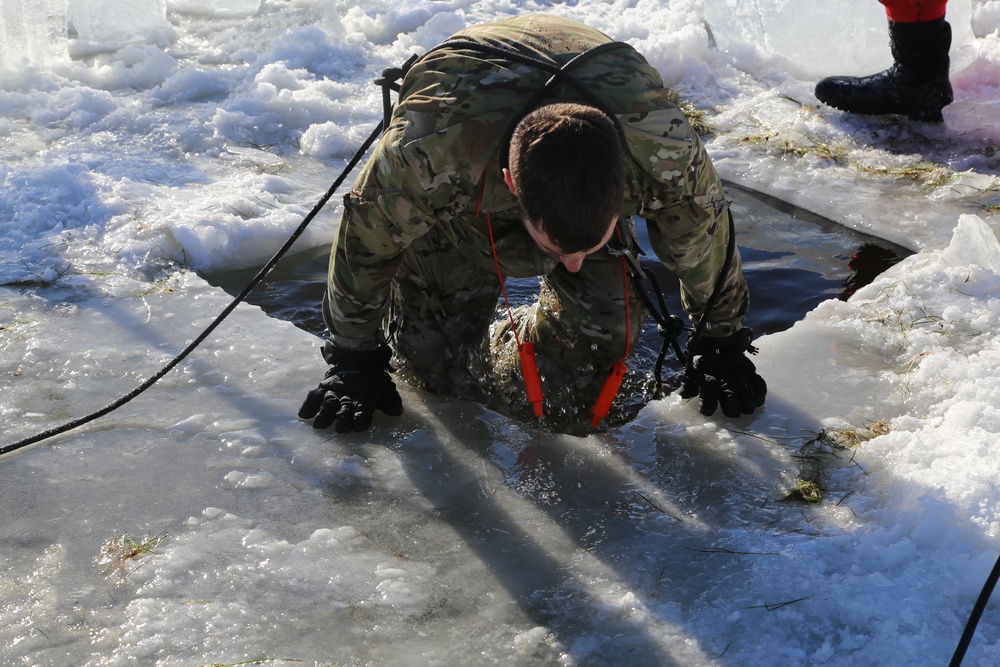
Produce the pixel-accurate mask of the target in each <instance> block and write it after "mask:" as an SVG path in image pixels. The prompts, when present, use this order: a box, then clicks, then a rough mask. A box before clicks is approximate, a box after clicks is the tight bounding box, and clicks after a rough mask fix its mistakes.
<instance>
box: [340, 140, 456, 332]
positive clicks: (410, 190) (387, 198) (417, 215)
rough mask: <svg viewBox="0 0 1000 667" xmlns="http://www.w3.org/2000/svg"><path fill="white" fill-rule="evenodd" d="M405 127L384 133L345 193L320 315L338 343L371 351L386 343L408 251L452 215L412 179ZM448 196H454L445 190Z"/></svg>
mask: <svg viewBox="0 0 1000 667" xmlns="http://www.w3.org/2000/svg"><path fill="white" fill-rule="evenodd" d="M404 126H405V124H402V123H400V124H395V125H393V126H391V127H390V128H389V131H387V132H386V133H385V134H383V136H382V138H381V139H380V140H379V143H378V144H377V145H376V148H375V150H374V153H373V155H372V156H371V157H370V158H369V159H368V161H367V163H366V164H365V166H364V168H363V169H362V171H361V174H360V175H359V176H358V178H357V180H356V181H355V183H354V186H353V187H352V188H351V191H350V192H349V193H348V194H347V195H346V196H345V197H344V212H343V215H342V217H341V221H340V227H339V228H338V230H337V236H336V238H335V239H334V242H333V247H332V249H331V253H330V269H329V273H328V277H327V288H326V293H325V295H324V298H323V319H324V321H325V323H326V326H327V327H328V328H329V329H330V340H331V341H332V342H333V343H334V344H335V345H337V346H339V347H344V348H349V349H355V350H370V349H374V348H375V347H377V346H378V345H379V344H380V343H381V342H382V322H383V320H384V318H385V316H386V313H387V312H388V309H389V303H390V296H391V289H392V279H393V277H394V276H395V275H396V271H397V269H398V267H399V262H400V258H401V255H402V253H403V251H404V250H405V249H406V248H407V247H408V246H409V245H410V244H411V243H412V242H413V241H414V240H415V239H417V238H419V237H420V236H422V235H423V234H425V233H426V232H427V231H428V230H429V229H430V228H431V226H432V225H433V224H435V223H436V222H438V221H439V220H440V219H443V218H447V217H448V215H449V213H448V212H447V211H446V210H444V209H438V208H435V201H434V200H433V199H432V198H431V197H429V196H428V193H427V192H421V191H419V188H417V189H415V188H416V187H417V186H416V185H414V184H413V183H411V182H410V180H412V179H408V178H407V174H411V173H412V170H411V169H410V168H409V166H408V161H407V156H406V155H405V151H404V150H402V149H401V148H400V143H401V142H400V140H399V138H400V136H401V133H402V131H403V130H402V128H403V127H404ZM444 198H445V201H448V200H449V197H448V195H447V193H445V194H444ZM450 200H451V201H454V198H451V199H450Z"/></svg>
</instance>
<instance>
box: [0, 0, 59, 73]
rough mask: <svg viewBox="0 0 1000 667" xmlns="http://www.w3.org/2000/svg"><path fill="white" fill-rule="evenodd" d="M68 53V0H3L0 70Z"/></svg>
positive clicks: (42, 62)
mask: <svg viewBox="0 0 1000 667" xmlns="http://www.w3.org/2000/svg"><path fill="white" fill-rule="evenodd" d="M65 56H66V3H65V0H63V1H60V0H32V1H31V2H0V69H15V68H17V67H18V66H20V65H21V64H23V63H24V62H30V63H36V64H45V63H46V62H47V61H50V60H54V59H58V58H61V57H65Z"/></svg>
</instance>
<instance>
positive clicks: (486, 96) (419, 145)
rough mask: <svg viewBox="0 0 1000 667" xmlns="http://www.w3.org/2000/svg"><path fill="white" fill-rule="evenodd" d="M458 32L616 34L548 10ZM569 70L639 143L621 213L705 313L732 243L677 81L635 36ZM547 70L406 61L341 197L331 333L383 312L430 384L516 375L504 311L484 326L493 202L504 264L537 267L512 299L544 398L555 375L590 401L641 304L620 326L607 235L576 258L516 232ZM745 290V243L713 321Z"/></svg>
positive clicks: (508, 41) (354, 340) (557, 94)
mask: <svg viewBox="0 0 1000 667" xmlns="http://www.w3.org/2000/svg"><path fill="white" fill-rule="evenodd" d="M455 40H462V41H466V42H467V41H472V42H476V43H481V44H488V45H495V46H502V47H505V48H508V49H512V50H515V51H518V52H519V53H522V54H525V55H528V56H531V57H534V58H539V59H544V60H548V61H551V62H554V63H556V64H559V65H561V64H563V63H565V62H567V61H568V60H570V59H571V58H573V57H574V56H575V55H577V54H579V53H580V52H582V51H584V50H586V49H588V48H590V47H592V46H595V45H598V44H603V43H605V42H609V41H611V40H610V39H609V38H608V37H607V36H605V35H603V34H602V33H600V32H598V31H596V30H593V29H591V28H589V27H587V26H585V25H583V24H580V23H577V22H575V21H571V20H569V19H564V18H557V17H552V16H545V15H528V16H520V17H516V18H511V19H505V20H502V21H498V22H495V23H490V24H484V25H479V26H474V27H470V28H468V29H466V30H464V31H462V32H460V33H457V34H456V35H454V36H453V37H452V38H451V39H449V40H448V41H446V42H445V45H447V44H448V43H449V42H452V43H454V41H455ZM572 74H573V76H574V77H575V78H576V79H578V80H579V81H581V82H583V84H584V85H585V86H586V87H587V88H588V89H589V90H591V91H593V92H594V93H595V94H596V95H597V96H598V97H599V98H600V99H601V100H602V102H603V104H604V108H605V109H606V110H608V111H610V112H612V113H614V114H615V115H616V116H617V117H618V118H619V120H620V122H621V125H622V127H623V130H624V133H625V137H626V141H627V144H628V152H629V164H628V166H629V179H628V183H627V187H626V202H625V207H624V210H623V211H622V213H623V215H624V216H626V217H628V216H633V215H634V216H640V217H642V218H644V219H645V221H646V224H647V226H648V232H649V238H650V240H651V243H652V245H653V250H654V251H655V252H656V254H657V256H658V257H659V258H660V260H661V261H663V263H664V264H665V265H666V266H667V267H668V268H669V269H671V270H672V272H673V273H674V274H675V275H676V276H677V277H678V278H679V280H680V283H681V288H682V299H683V303H684V307H685V310H687V312H688V313H689V314H690V315H691V316H692V317H694V318H697V317H698V316H699V315H700V312H701V309H702V308H703V304H704V303H705V301H706V300H707V298H708V295H709V294H710V293H711V291H712V288H713V287H714V284H715V281H716V277H717V276H718V273H719V271H720V270H721V267H722V265H723V263H724V259H725V254H726V245H727V241H728V224H727V220H726V210H727V208H728V202H727V200H726V199H725V197H724V194H723V190H722V184H721V182H720V180H719V177H718V175H717V174H716V172H715V169H714V167H713V166H712V164H711V162H710V160H709V158H708V155H707V153H706V152H705V149H704V147H703V145H702V144H701V142H700V140H699V139H698V137H697V135H696V134H695V133H694V132H693V130H692V129H691V127H690V125H689V124H688V122H687V121H686V119H685V118H684V115H683V113H682V112H681V110H680V109H679V108H678V106H677V104H678V99H677V95H676V93H674V92H673V91H672V90H670V89H667V88H664V87H663V83H662V80H661V77H660V75H659V73H658V72H657V71H656V70H655V69H654V68H652V67H651V66H650V65H648V64H647V63H646V61H645V59H644V58H643V57H642V56H641V55H640V54H638V53H637V52H636V51H635V50H634V49H632V48H631V47H628V46H625V45H623V46H622V47H621V48H615V49H613V50H609V51H605V52H602V53H600V54H596V55H594V56H592V57H589V58H588V59H586V60H585V61H583V62H582V63H580V64H578V65H577V66H575V67H574V69H573V70H572ZM550 76H551V75H550V74H548V73H546V72H544V71H541V70H540V69H538V68H536V67H533V66H531V65H525V64H520V63H517V62H513V61H511V60H507V59H506V58H504V57H502V56H493V55H484V54H482V53H479V52H476V51H475V50H473V49H470V48H467V47H465V46H453V47H449V46H444V47H439V48H437V49H433V50H432V51H431V52H429V53H428V54H426V55H425V56H424V57H422V58H421V59H420V60H419V61H418V62H417V63H416V64H415V65H414V66H413V67H412V69H410V70H409V72H408V73H407V74H406V76H405V77H404V79H403V80H402V82H401V89H400V93H399V98H398V102H397V105H396V107H395V109H394V111H393V114H392V117H391V119H390V123H389V124H388V127H387V129H386V131H385V133H384V134H383V135H382V137H381V139H380V140H379V142H378V143H377V145H376V147H375V148H374V151H373V155H372V156H371V158H370V159H369V160H368V162H367V163H366V164H365V166H364V167H363V169H362V171H361V173H360V175H359V176H358V178H357V181H356V182H355V184H354V186H353V188H352V189H351V191H350V192H349V193H348V194H347V195H346V197H345V199H344V213H343V218H342V221H341V224H340V228H339V231H338V235H337V238H336V240H335V241H334V245H333V249H332V253H331V263H330V271H329V281H328V287H327V293H326V296H325V298H324V303H323V311H324V317H325V320H326V324H327V326H328V327H329V329H330V331H331V339H332V340H333V342H334V343H335V344H337V345H338V346H341V347H346V348H352V349H372V348H374V347H375V346H376V345H378V344H379V342H380V341H381V340H383V338H384V337H385V336H386V333H385V332H384V331H383V327H384V326H386V327H390V328H391V329H392V330H391V332H390V333H391V336H392V340H391V342H392V343H393V346H394V348H395V350H396V352H397V356H398V357H399V358H401V359H402V360H404V361H405V362H406V363H407V364H408V366H409V370H410V371H411V372H412V373H413V374H415V375H416V376H417V377H419V378H421V379H422V380H423V381H425V382H426V383H427V384H429V385H430V386H432V387H434V388H438V389H442V390H447V391H455V390H456V387H458V390H459V391H462V388H463V387H464V386H465V385H466V384H467V385H468V387H469V388H475V387H480V388H482V387H483V386H485V385H488V386H491V387H492V386H494V385H492V384H491V383H494V382H500V383H502V382H503V381H504V380H505V379H509V378H513V377H515V376H516V377H519V370H518V369H517V360H516V351H515V352H513V353H512V352H511V350H512V349H513V347H512V346H513V342H512V341H513V336H512V335H511V333H510V328H511V325H510V322H509V318H508V317H507V314H506V311H505V309H504V310H503V312H501V313H500V314H501V315H502V317H500V318H499V319H498V323H497V324H495V325H494V326H493V327H492V333H491V331H490V330H491V323H493V321H494V318H495V314H496V312H497V299H498V296H499V295H500V286H499V282H498V279H497V273H496V267H495V265H494V260H493V256H492V253H491V251H490V241H489V233H488V230H487V223H486V215H487V214H488V215H489V218H490V220H491V223H492V231H493V236H494V239H495V243H496V247H497V251H498V256H499V261H500V267H501V271H502V273H503V275H504V277H505V278H526V277H532V276H544V278H543V279H542V285H541V293H540V297H539V300H538V301H537V303H535V304H533V305H529V306H523V307H520V308H518V309H517V311H516V313H517V317H516V318H515V319H516V322H517V327H518V330H519V333H520V335H521V340H522V342H523V341H528V340H530V341H532V342H534V343H535V347H536V352H537V355H538V362H539V366H540V369H541V370H542V375H543V382H544V384H545V387H546V393H547V398H548V394H557V393H558V389H557V388H558V387H563V386H565V387H577V388H579V393H580V396H581V397H582V398H581V399H580V400H584V401H585V402H589V401H590V400H591V399H589V398H588V396H589V395H590V394H592V395H594V396H596V394H597V392H598V391H599V390H600V386H601V384H602V383H603V379H604V376H606V375H607V370H608V369H609V368H610V366H611V364H613V363H614V362H615V361H617V360H618V359H619V358H621V356H622V354H623V353H624V351H625V347H626V346H625V339H626V331H630V333H631V334H632V338H633V339H634V338H635V337H636V336H637V335H638V330H639V326H638V325H637V322H639V321H641V319H642V318H644V317H645V315H646V313H645V311H644V309H643V307H642V303H641V302H640V301H639V299H638V298H637V297H635V295H634V290H631V291H633V298H630V299H629V308H630V310H631V313H632V320H635V321H634V322H632V323H631V325H630V326H627V325H626V317H625V300H624V299H623V290H624V283H625V281H624V278H623V276H622V267H621V262H620V260H619V259H618V258H615V257H612V256H610V255H608V254H607V253H605V252H604V251H601V252H598V253H595V254H594V255H592V256H590V257H588V258H587V259H586V260H585V261H584V264H583V269H582V270H581V271H580V272H579V273H577V274H570V273H569V272H567V271H565V269H563V268H562V267H561V266H559V267H558V268H557V262H556V261H555V260H554V259H552V258H550V257H548V256H546V255H545V254H543V253H542V252H541V251H540V250H539V249H538V248H537V247H536V246H535V244H534V242H533V241H532V240H531V238H530V237H529V236H528V235H527V232H526V231H525V230H524V228H523V223H522V222H521V220H520V216H519V211H518V207H517V203H516V201H515V200H514V198H513V195H512V194H511V193H510V191H509V190H508V189H507V187H506V185H505V184H504V182H503V176H502V172H501V168H502V166H503V165H502V164H501V159H502V153H501V151H500V147H501V143H504V142H503V139H504V137H506V136H509V125H510V123H511V119H513V118H518V117H520V116H522V115H523V114H524V113H526V111H527V109H525V106H526V105H528V104H529V103H531V102H532V100H534V99H535V98H536V96H537V92H538V91H539V90H540V89H541V88H542V86H543V85H544V84H545V82H546V81H547V80H548V79H549V77H550ZM554 101H576V102H584V103H586V100H584V99H582V98H581V97H580V95H579V93H577V92H576V91H575V90H574V89H573V88H572V87H570V86H568V85H566V84H562V83H561V84H559V85H557V86H556V88H555V90H554V92H553V94H552V95H551V96H549V97H547V98H546V99H545V100H544V101H543V103H548V102H554ZM481 179H483V180H482V182H483V188H482V195H481V212H480V214H479V215H477V206H478V205H480V200H479V197H480V182H481ZM748 303H749V301H748V292H747V287H746V284H745V282H744V280H743V277H742V272H741V268H740V261H739V256H738V253H737V256H736V257H735V258H734V262H733V265H732V267H731V269H730V271H729V274H728V276H727V277H726V280H725V284H724V288H723V291H722V293H721V298H720V299H719V301H718V304H717V306H716V308H714V309H713V312H712V313H711V314H710V316H709V326H708V330H707V333H708V335H719V336H721V335H727V334H729V333H732V332H733V331H735V330H736V329H737V328H739V324H740V317H741V316H742V315H743V314H745V312H746V310H747V307H748ZM488 341H492V344H490V343H489V342H488ZM632 342H633V343H634V340H633V341H632ZM512 354H513V357H512ZM458 376H464V379H458ZM518 382H520V380H518ZM595 385H596V386H595ZM550 386H551V387H552V389H551V390H550ZM463 393H474V392H471V391H470V392H463ZM553 402H554V401H553Z"/></svg>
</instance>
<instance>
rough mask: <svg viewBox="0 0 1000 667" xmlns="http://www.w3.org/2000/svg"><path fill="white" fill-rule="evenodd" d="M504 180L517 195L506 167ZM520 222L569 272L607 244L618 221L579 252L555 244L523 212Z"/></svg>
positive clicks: (542, 247)
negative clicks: (569, 251) (595, 242)
mask: <svg viewBox="0 0 1000 667" xmlns="http://www.w3.org/2000/svg"><path fill="white" fill-rule="evenodd" d="M503 175H504V182H505V183H506V184H507V187H508V188H510V191H511V192H513V193H514V194H515V195H517V190H516V189H515V188H514V181H513V179H511V176H510V171H508V170H507V169H504V170H503ZM521 222H523V223H524V228H525V229H527V230H528V236H530V237H531V239H532V240H533V241H534V242H535V244H536V245H537V246H538V247H539V249H541V251H542V252H544V253H545V254H546V255H548V256H549V257H553V258H555V259H556V260H557V261H558V262H560V263H561V264H562V265H563V266H565V267H566V270H567V271H569V272H570V273H576V272H577V271H579V270H580V268H581V267H582V266H583V260H584V259H585V258H586V257H587V255H592V254H594V253H595V252H597V251H598V250H600V249H601V248H603V247H604V246H605V244H607V242H608V241H610V240H611V236H612V235H613V234H614V233H615V226H616V225H617V223H618V218H617V217H615V219H614V220H612V221H611V222H610V223H608V231H607V232H605V233H604V238H602V239H601V242H600V243H598V244H597V245H596V246H594V247H593V248H591V249H589V250H581V251H579V252H572V253H566V252H563V250H562V249H561V248H560V247H559V246H557V245H556V244H555V243H553V242H552V240H551V239H550V238H549V235H548V234H546V233H545V232H544V231H542V230H541V229H540V228H539V227H537V226H536V225H535V223H534V222H532V221H531V220H529V219H528V216H527V215H525V214H524V213H523V212H522V214H521Z"/></svg>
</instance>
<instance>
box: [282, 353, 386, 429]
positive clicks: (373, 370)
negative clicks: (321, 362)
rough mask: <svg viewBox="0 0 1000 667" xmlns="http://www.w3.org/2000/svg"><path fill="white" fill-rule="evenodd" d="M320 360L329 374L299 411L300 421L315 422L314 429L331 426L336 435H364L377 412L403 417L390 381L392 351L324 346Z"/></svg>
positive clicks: (311, 392)
mask: <svg viewBox="0 0 1000 667" xmlns="http://www.w3.org/2000/svg"><path fill="white" fill-rule="evenodd" d="M323 358H324V359H326V362H327V363H328V364H330V370H328V371H327V372H326V376H325V378H324V379H323V381H322V382H320V383H319V386H318V387H316V388H315V389H313V390H312V391H310V392H309V395H308V396H306V400H305V401H303V402H302V407H301V408H299V417H300V418H302V419H312V418H313V417H315V418H316V419H315V420H314V421H313V428H327V427H328V426H330V424H334V425H335V426H336V429H337V433H350V432H351V431H367V430H368V427H369V426H371V423H372V416H373V415H374V413H375V410H376V409H378V410H381V411H382V412H384V413H386V414H387V415H391V416H393V417H395V416H398V415H401V414H403V399H401V398H400V397H399V392H398V391H396V385H395V384H394V383H393V381H392V378H391V377H389V371H391V370H392V367H391V366H389V359H390V358H392V351H391V350H390V349H389V347H388V346H387V345H382V346H381V347H379V348H378V349H376V350H369V351H357V350H345V349H342V348H338V347H335V346H334V345H333V344H332V343H330V342H327V344H326V345H325V346H324V347H323Z"/></svg>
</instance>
